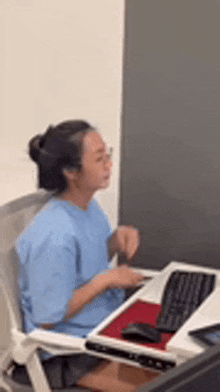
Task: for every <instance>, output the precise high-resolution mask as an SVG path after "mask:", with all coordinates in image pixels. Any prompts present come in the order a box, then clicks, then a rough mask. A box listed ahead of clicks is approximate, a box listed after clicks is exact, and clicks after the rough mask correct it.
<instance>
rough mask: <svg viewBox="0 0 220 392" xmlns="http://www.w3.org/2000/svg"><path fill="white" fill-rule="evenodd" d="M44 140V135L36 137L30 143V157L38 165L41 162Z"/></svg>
mask: <svg viewBox="0 0 220 392" xmlns="http://www.w3.org/2000/svg"><path fill="white" fill-rule="evenodd" d="M43 139H44V136H43V135H36V136H34V137H33V138H32V139H31V140H30V141H29V156H30V158H31V159H32V160H33V161H34V162H36V163H38V161H39V157H40V152H41V148H42V144H43Z"/></svg>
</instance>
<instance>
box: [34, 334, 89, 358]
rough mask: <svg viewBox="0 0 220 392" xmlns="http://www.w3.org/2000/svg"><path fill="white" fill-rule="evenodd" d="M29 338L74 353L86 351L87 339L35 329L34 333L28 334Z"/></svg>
mask: <svg viewBox="0 0 220 392" xmlns="http://www.w3.org/2000/svg"><path fill="white" fill-rule="evenodd" d="M27 335H28V337H29V338H31V339H32V340H33V341H35V342H37V343H41V344H43V345H44V346H45V345H46V346H50V347H51V348H52V347H56V348H59V349H60V350H62V349H68V350H71V351H72V352H74V351H76V352H78V351H81V352H82V351H85V341H86V339H85V338H79V337H75V336H70V335H66V334H64V333H57V332H51V331H45V330H44V329H41V328H39V329H34V330H33V331H32V332H30V333H28V334H27Z"/></svg>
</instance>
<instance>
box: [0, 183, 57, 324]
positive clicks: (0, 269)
mask: <svg viewBox="0 0 220 392" xmlns="http://www.w3.org/2000/svg"><path fill="white" fill-rule="evenodd" d="M51 195H52V193H51V192H46V191H44V190H39V191H37V192H35V193H32V194H29V195H27V196H23V197H20V198H19V199H16V200H14V201H11V202H9V203H7V204H5V205H3V206H1V207H0V222H1V224H0V287H1V289H2V293H3V295H4V298H5V300H6V303H7V307H8V311H9V317H10V323H11V327H12V328H16V329H18V330H19V331H23V330H24V329H23V326H24V324H23V321H24V320H23V313H22V309H21V308H20V303H19V259H18V256H17V253H16V252H15V240H16V238H17V237H18V236H19V235H20V234H21V233H22V231H23V230H24V229H25V227H26V226H27V225H28V224H29V223H30V222H31V220H32V219H33V218H34V216H35V215H36V214H37V213H38V212H39V211H40V209H41V208H43V206H44V205H45V204H46V203H47V201H48V200H49V198H50V197H51Z"/></svg>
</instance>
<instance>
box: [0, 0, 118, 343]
mask: <svg viewBox="0 0 220 392" xmlns="http://www.w3.org/2000/svg"><path fill="white" fill-rule="evenodd" d="M123 21H124V0H62V1H60V0H31V1H29V0H1V4H0V26H1V27H0V29H1V31H0V53H1V55H2V56H1V57H2V58H3V63H2V67H3V69H2V70H0V74H1V78H2V80H0V91H1V93H0V96H1V102H0V108H1V109H0V110H1V113H0V119H1V120H0V121H1V123H0V126H1V136H0V183H1V192H0V204H3V203H5V202H7V201H9V200H11V199H14V198H16V197H19V196H21V195H24V194H27V193H29V192H33V191H35V190H36V166H35V164H34V163H33V162H31V161H30V160H29V158H28V156H27V153H26V148H27V142H28V140H29V139H30V138H31V137H32V136H33V135H34V134H36V133H43V132H44V131H45V129H46V127H47V126H48V125H49V124H51V123H52V124H56V123H58V122H60V121H63V120H64V119H69V118H72V119H77V118H82V119H85V120H88V121H90V122H91V123H92V124H94V125H97V126H98V127H99V129H100V131H101V133H102V135H103V137H104V139H105V140H106V142H107V143H108V144H109V145H110V146H112V147H113V148H114V167H113V176H112V182H111V185H110V187H109V189H108V190H106V191H105V192H103V193H101V192H100V193H99V195H98V197H99V200H100V203H101V204H102V205H103V207H104V208H105V210H106V211H107V213H108V215H109V218H110V220H111V222H112V224H113V226H114V227H115V226H116V225H117V217H118V199H119V163H120V158H119V150H120V115H121V91H122V55H123V29H124V25H123V23H124V22H123ZM3 317H4V318H5V309H4V304H3V302H2V298H1V297H0V319H3ZM1 324H2V323H1ZM3 328H4V327H3ZM7 329H8V323H7V320H6V322H5V328H4V331H3V330H2V325H1V330H0V346H3V345H4V344H5V341H6V340H7V336H6V335H7ZM5 339H6V340H5Z"/></svg>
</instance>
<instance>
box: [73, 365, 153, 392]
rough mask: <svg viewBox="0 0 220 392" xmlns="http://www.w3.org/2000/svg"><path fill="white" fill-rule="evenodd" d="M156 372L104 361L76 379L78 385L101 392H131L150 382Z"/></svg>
mask: <svg viewBox="0 0 220 392" xmlns="http://www.w3.org/2000/svg"><path fill="white" fill-rule="evenodd" d="M157 376H158V373H156V372H152V371H148V370H145V369H143V368H137V367H134V366H130V365H126V364H122V363H118V362H111V361H105V362H103V363H101V364H100V365H99V366H97V367H96V369H94V370H93V371H92V372H90V373H87V374H85V375H84V376H83V377H82V378H80V379H79V380H78V385H79V386H82V387H88V388H93V389H97V390H100V391H103V392H112V391H113V392H133V391H136V388H137V387H139V386H140V385H142V384H144V383H147V382H150V381H152V380H153V379H155V378H156V377H157Z"/></svg>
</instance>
